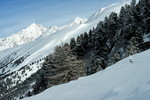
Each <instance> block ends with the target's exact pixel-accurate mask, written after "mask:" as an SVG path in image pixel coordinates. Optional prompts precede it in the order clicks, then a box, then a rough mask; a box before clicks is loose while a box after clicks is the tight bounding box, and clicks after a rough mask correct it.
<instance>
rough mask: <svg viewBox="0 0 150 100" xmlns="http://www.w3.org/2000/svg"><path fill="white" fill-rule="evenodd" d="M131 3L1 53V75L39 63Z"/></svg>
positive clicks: (116, 6)
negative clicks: (63, 44) (60, 46)
mask: <svg viewBox="0 0 150 100" xmlns="http://www.w3.org/2000/svg"><path fill="white" fill-rule="evenodd" d="M130 3H131V0H127V1H125V2H121V3H117V4H113V5H111V6H108V7H106V8H103V10H102V11H101V10H99V11H98V12H96V13H95V14H94V15H95V16H91V17H90V18H89V19H88V21H86V20H85V19H82V18H79V17H77V18H76V19H75V20H74V21H73V23H69V24H67V25H63V26H61V27H51V28H50V29H49V30H47V31H46V32H45V33H44V34H43V35H41V36H40V37H38V38H37V39H36V40H34V41H32V42H30V43H26V44H24V45H21V46H18V47H15V48H10V49H6V50H3V51H0V55H1V56H0V64H1V69H0V74H2V73H5V72H13V71H17V70H19V69H20V68H22V67H24V66H26V65H30V64H32V63H33V62H36V61H39V60H40V59H42V58H44V57H46V56H47V55H48V54H49V53H52V52H53V50H54V48H55V47H56V46H57V45H61V44H62V43H66V42H69V41H70V39H71V38H73V37H75V38H76V37H77V36H78V35H80V34H82V33H84V32H88V31H89V30H90V29H92V28H93V27H96V25H97V23H98V22H99V21H102V20H104V17H106V16H108V15H109V14H110V13H111V12H116V13H119V11H120V9H121V7H122V6H124V5H125V4H130ZM97 16H98V17H97ZM35 26H37V25H36V24H32V25H31V26H30V27H28V28H29V29H31V30H36V28H32V27H35ZM37 27H39V26H37ZM28 28H27V29H28ZM40 29H42V28H40ZM44 30H46V29H44ZM24 31H25V30H23V31H22V32H24ZM51 33H53V34H51ZM33 34H34V33H33ZM14 36H15V35H14ZM23 36H24V35H23ZM16 40H17V39H16ZM2 43H4V42H2ZM4 44H5V43H4ZM10 44H11V42H10ZM20 59H23V60H21V62H20V63H19V64H16V61H20ZM21 77H22V76H21Z"/></svg>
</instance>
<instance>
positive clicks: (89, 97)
mask: <svg viewBox="0 0 150 100" xmlns="http://www.w3.org/2000/svg"><path fill="white" fill-rule="evenodd" d="M132 58H133V63H130V62H129V60H130V57H128V58H125V59H124V60H121V61H119V62H118V63H116V64H114V65H112V66H110V67H108V68H106V69H105V70H103V71H100V72H97V73H96V74H94V75H91V76H87V77H82V78H79V79H78V80H76V81H71V82H69V83H67V84H63V85H59V86H54V87H52V88H49V89H47V90H46V91H44V92H42V93H40V94H38V95H35V96H32V97H29V98H24V99H23V100H42V99H44V100H51V99H54V98H55V100H149V98H150V80H149V77H150V75H149V73H150V67H149V66H150V63H149V59H150V50H147V51H145V52H142V53H140V54H136V55H133V56H132ZM58 95H59V96H58Z"/></svg>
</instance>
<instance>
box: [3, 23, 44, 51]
mask: <svg viewBox="0 0 150 100" xmlns="http://www.w3.org/2000/svg"><path fill="white" fill-rule="evenodd" d="M45 31H47V29H46V28H45V27H43V26H42V25H37V24H35V23H33V24H31V25H30V26H28V27H27V28H26V29H23V30H21V31H20V32H18V33H17V34H13V35H12V36H10V37H7V38H2V39H0V50H2V49H6V48H10V47H17V46H19V45H21V44H24V43H27V42H30V41H33V40H35V39H36V38H37V37H39V36H40V35H41V34H42V33H44V32H45Z"/></svg>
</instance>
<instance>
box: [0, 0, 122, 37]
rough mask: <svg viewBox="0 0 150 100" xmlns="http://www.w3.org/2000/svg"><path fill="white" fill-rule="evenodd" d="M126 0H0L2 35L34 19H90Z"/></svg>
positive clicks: (62, 21)
mask: <svg viewBox="0 0 150 100" xmlns="http://www.w3.org/2000/svg"><path fill="white" fill-rule="evenodd" d="M121 1H123V0H0V38H4V37H7V36H9V35H11V34H14V33H16V32H18V31H20V30H21V29H23V28H26V27H27V26H28V25H30V24H32V23H33V22H35V23H37V24H42V25H43V26H45V27H50V26H54V25H62V24H65V23H68V22H71V21H72V20H73V19H74V18H76V17H77V16H79V17H85V18H89V17H90V16H91V15H92V14H93V13H94V12H96V11H97V10H99V9H100V8H102V7H106V6H108V5H110V4H112V3H117V2H121Z"/></svg>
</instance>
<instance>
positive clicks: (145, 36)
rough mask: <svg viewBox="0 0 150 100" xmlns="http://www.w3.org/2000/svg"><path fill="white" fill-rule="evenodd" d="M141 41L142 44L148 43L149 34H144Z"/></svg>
mask: <svg viewBox="0 0 150 100" xmlns="http://www.w3.org/2000/svg"><path fill="white" fill-rule="evenodd" d="M143 40H144V42H150V33H148V34H144V36H143Z"/></svg>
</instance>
